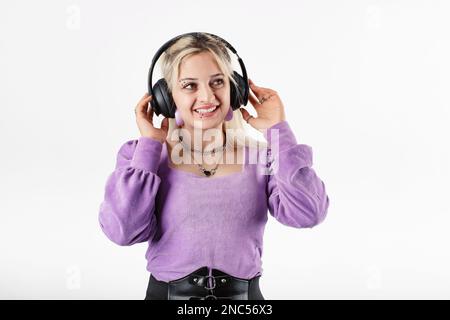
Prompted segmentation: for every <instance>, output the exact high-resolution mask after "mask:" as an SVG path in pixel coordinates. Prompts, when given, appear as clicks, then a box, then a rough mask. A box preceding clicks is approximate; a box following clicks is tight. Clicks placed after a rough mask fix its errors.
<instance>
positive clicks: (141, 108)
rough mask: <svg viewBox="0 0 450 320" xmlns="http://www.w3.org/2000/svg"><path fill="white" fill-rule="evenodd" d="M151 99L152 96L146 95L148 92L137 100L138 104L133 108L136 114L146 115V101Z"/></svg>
mask: <svg viewBox="0 0 450 320" xmlns="http://www.w3.org/2000/svg"><path fill="white" fill-rule="evenodd" d="M151 100H152V96H150V95H148V93H147V94H146V95H144V96H143V97H142V98H141V100H139V102H138V104H137V105H136V108H135V109H134V111H135V113H136V115H138V114H139V115H143V116H146V115H147V109H146V107H148V103H149V102H150V101H151Z"/></svg>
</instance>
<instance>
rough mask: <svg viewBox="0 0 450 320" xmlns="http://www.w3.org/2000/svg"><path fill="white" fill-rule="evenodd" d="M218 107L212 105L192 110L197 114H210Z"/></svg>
mask: <svg viewBox="0 0 450 320" xmlns="http://www.w3.org/2000/svg"><path fill="white" fill-rule="evenodd" d="M218 108H219V106H214V107H211V108H208V109H197V110H194V112H196V113H198V114H210V113H213V112H214V111H216V110H217V109H218Z"/></svg>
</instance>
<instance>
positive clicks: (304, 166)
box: [264, 121, 329, 228]
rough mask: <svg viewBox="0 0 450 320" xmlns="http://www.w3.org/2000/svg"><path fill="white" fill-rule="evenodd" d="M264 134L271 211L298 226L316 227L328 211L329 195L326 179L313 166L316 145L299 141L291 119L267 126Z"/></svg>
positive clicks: (281, 219) (284, 221) (273, 214)
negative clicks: (298, 142)
mask: <svg viewBox="0 0 450 320" xmlns="http://www.w3.org/2000/svg"><path fill="white" fill-rule="evenodd" d="M264 137H265V138H266V140H267V141H268V154H267V159H268V162H267V167H268V172H267V173H268V175H267V177H268V183H267V197H268V208H269V212H270V214H271V215H272V216H273V217H274V218H275V219H277V220H278V221H279V222H281V223H282V224H284V225H287V226H291V227H294V228H312V227H313V226H315V225H317V224H319V223H320V222H322V221H323V220H324V219H325V216H326V214H327V211H328V205H329V198H328V195H327V193H326V190H325V185H324V183H323V182H322V180H321V179H320V178H319V177H318V176H317V175H316V173H315V171H314V169H312V168H311V167H312V148H311V147H310V146H308V145H305V144H297V141H296V138H295V136H294V134H293V132H292V130H291V128H290V127H289V124H288V123H287V121H282V122H279V123H277V124H275V125H273V126H272V127H270V128H268V129H267V130H265V131H264ZM277 137H278V141H277V140H275V139H276V138H277Z"/></svg>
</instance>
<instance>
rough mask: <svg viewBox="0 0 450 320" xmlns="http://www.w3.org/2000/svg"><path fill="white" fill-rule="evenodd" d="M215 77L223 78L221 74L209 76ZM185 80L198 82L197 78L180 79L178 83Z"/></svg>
mask: <svg viewBox="0 0 450 320" xmlns="http://www.w3.org/2000/svg"><path fill="white" fill-rule="evenodd" d="M216 76H223V73H216V74H213V75H211V78H213V77H216ZM185 80H198V79H197V78H183V79H180V80H179V82H181V81H185Z"/></svg>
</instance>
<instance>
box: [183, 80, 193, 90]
mask: <svg viewBox="0 0 450 320" xmlns="http://www.w3.org/2000/svg"><path fill="white" fill-rule="evenodd" d="M190 85H195V83H193V82H190V83H187V84H185V85H184V86H183V89H186V88H187V87H188V86H190ZM189 90H190V89H189Z"/></svg>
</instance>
